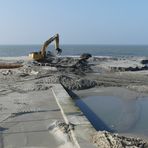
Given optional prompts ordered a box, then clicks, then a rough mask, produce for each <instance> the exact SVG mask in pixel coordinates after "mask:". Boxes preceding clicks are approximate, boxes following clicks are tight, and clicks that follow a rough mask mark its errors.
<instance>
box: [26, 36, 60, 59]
mask: <svg viewBox="0 0 148 148" xmlns="http://www.w3.org/2000/svg"><path fill="white" fill-rule="evenodd" d="M53 41H55V50H57V55H60V54H61V53H62V49H60V48H59V34H56V35H54V36H53V37H51V38H49V39H48V40H47V41H45V42H44V44H43V46H42V48H41V50H40V51H39V52H32V53H30V54H29V57H30V58H31V59H33V60H35V61H40V60H43V59H45V58H46V49H47V47H48V45H49V44H50V43H51V42H53Z"/></svg>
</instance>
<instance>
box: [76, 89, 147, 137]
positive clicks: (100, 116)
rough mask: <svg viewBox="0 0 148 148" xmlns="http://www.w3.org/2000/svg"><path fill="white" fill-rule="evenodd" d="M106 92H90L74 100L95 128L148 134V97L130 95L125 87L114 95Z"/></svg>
mask: <svg viewBox="0 0 148 148" xmlns="http://www.w3.org/2000/svg"><path fill="white" fill-rule="evenodd" d="M116 91H118V89H117V90H116ZM106 92H107V93H104V94H107V95H104V94H103V95H102V94H101V95H96V94H95V95H94V96H93V95H92V94H91V95H90V96H89V95H87V96H85V97H84V96H83V97H81V99H77V100H76V105H77V106H78V107H79V108H80V109H81V111H82V112H83V113H84V114H85V115H86V117H87V118H88V119H89V120H90V122H91V123H92V125H93V126H94V127H95V128H96V130H107V131H110V132H119V133H130V134H134V135H143V136H148V97H147V96H143V97H141V96H137V95H133V93H132V96H131V93H129V91H127V90H125V89H124V90H123V91H122V90H121V89H120V90H119V91H118V92H117V93H116V95H115V94H112V93H108V92H109V91H106ZM125 93H128V95H127V94H126V95H125ZM88 94H89V93H88ZM109 94H111V95H109ZM119 94H120V95H119ZM127 96H128V97H127Z"/></svg>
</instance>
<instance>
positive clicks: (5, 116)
mask: <svg viewBox="0 0 148 148" xmlns="http://www.w3.org/2000/svg"><path fill="white" fill-rule="evenodd" d="M143 60H146V59H145V57H130V58H126V57H123V58H113V57H99V56H98V57H91V58H90V59H88V61H83V62H80V61H79V57H77V56H75V57H70V56H69V57H52V58H49V59H48V62H44V63H39V62H35V61H32V60H30V59H28V57H13V58H10V57H5V58H0V64H1V65H3V64H4V63H5V64H20V65H21V67H19V68H13V69H12V68H7V69H5V68H1V69H0V114H1V115H0V147H2V148H3V147H12V148H17V147H18V148H20V147H28V148H30V147H61V148H62V147H68V148H69V147H86V145H87V147H100V145H101V146H102V148H103V147H106V146H108V147H111V145H113V147H115V146H119V147H122V146H123V145H122V144H123V143H124V145H126V147H132V146H133V147H140V146H141V147H142V146H143V147H146V146H147V144H146V141H147V137H142V136H141V137H139V138H137V137H135V138H130V136H129V137H128V138H127V137H123V135H120V134H119V135H118V136H117V135H116V136H115V135H113V134H114V133H108V132H107V131H96V130H95V129H94V128H93V127H92V125H91V123H90V122H89V121H88V120H87V119H86V117H85V115H83V118H82V120H80V118H78V117H80V115H77V114H78V113H79V114H80V113H81V114H83V113H82V112H81V110H79V108H78V107H77V106H75V99H76V96H79V98H80V99H83V98H85V97H87V96H91V95H93V96H95V95H100V96H107V95H112V96H117V97H120V98H121V99H124V100H131V99H135V98H136V97H137V96H138V97H139V96H140V97H141V96H142V97H147V96H148V79H147V75H148V71H147V69H148V67H147V63H144V64H143V62H142V61H143ZM62 90H63V92H62ZM63 94H65V95H66V96H67V97H66V98H67V100H71V101H70V102H69V101H65V102H63V101H64V97H65V95H63ZM68 94H69V95H70V96H69V95H68ZM123 94H124V96H123ZM56 96H59V97H57V100H58V99H59V100H58V102H57V101H56ZM71 97H72V98H71ZM69 98H70V99H69ZM68 106H69V107H68ZM78 110H79V111H78ZM77 111H78V112H77ZM63 114H64V115H65V117H64V116H63ZM70 115H71V116H70ZM76 115H77V116H76ZM75 116H76V118H75ZM84 120H85V124H86V125H87V126H84V125H85V124H84ZM80 126H82V127H83V128H80ZM74 127H75V128H74ZM80 129H81V130H80ZM88 129H89V130H90V129H91V130H90V132H88V131H89V130H88ZM86 133H87V134H88V135H87V134H86ZM86 135H87V136H86ZM92 135H93V136H92ZM126 135H128V133H127V134H126ZM129 135H130V134H129ZM107 139H110V145H109V142H108V140H107ZM80 141H81V142H80ZM82 143H83V144H82ZM128 143H130V144H129V145H128Z"/></svg>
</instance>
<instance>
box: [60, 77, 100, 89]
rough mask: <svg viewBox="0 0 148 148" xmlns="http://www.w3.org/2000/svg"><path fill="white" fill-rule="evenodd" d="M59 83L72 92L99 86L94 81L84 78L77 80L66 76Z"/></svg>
mask: <svg viewBox="0 0 148 148" xmlns="http://www.w3.org/2000/svg"><path fill="white" fill-rule="evenodd" d="M59 81H60V83H61V84H62V85H63V86H64V87H66V88H67V89H70V90H81V89H88V88H92V87H95V86H96V85H97V82H96V81H93V80H89V79H83V78H80V79H77V78H72V77H69V76H66V75H63V76H60V77H59Z"/></svg>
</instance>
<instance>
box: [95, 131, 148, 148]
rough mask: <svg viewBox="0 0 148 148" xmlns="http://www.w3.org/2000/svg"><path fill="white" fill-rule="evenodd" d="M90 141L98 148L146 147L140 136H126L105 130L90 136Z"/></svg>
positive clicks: (147, 145)
mask: <svg viewBox="0 0 148 148" xmlns="http://www.w3.org/2000/svg"><path fill="white" fill-rule="evenodd" d="M92 142H93V143H94V144H95V145H96V146H97V147H99V148H147V147H148V144H147V143H146V142H144V141H143V140H142V139H140V138H132V137H130V138H128V137H124V136H119V135H118V134H113V133H109V132H107V131H99V132H97V133H96V134H94V135H93V136H92Z"/></svg>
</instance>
